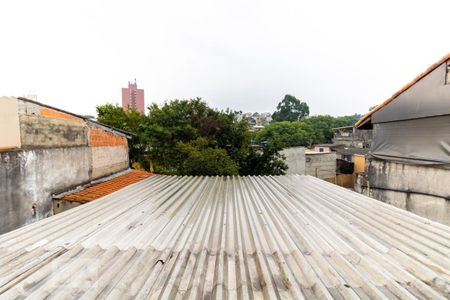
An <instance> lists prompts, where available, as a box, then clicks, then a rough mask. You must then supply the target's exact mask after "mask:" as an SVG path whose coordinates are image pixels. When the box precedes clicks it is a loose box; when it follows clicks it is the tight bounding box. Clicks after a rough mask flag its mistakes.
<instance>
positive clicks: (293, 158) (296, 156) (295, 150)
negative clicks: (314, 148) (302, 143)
mask: <svg viewBox="0 0 450 300" xmlns="http://www.w3.org/2000/svg"><path fill="white" fill-rule="evenodd" d="M280 153H281V154H283V155H284V156H285V157H286V161H285V162H286V164H287V166H288V169H287V171H286V174H300V175H305V172H306V171H305V147H291V148H286V149H283V150H282V151H281V152H280Z"/></svg>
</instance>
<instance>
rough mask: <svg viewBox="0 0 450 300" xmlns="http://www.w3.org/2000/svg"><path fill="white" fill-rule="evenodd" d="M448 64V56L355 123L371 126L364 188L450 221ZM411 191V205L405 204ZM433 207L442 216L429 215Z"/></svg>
mask: <svg viewBox="0 0 450 300" xmlns="http://www.w3.org/2000/svg"><path fill="white" fill-rule="evenodd" d="M449 64H450V54H448V55H446V56H444V57H443V58H442V59H440V60H439V61H438V62H437V63H435V64H433V65H432V66H430V67H429V68H428V69H427V70H426V71H425V72H423V73H421V74H420V75H419V76H417V77H416V78H415V79H414V80H413V81H411V82H410V83H408V84H407V85H405V86H404V87H403V88H401V89H400V90H399V91H398V92H397V93H395V94H394V95H393V96H392V97H390V98H389V99H387V100H386V101H384V102H383V103H381V104H380V105H378V106H377V107H375V108H374V109H373V110H372V111H370V112H369V113H368V114H367V115H365V116H364V117H362V118H361V119H360V120H359V121H358V122H357V123H356V124H355V127H356V128H358V129H372V130H373V138H372V144H371V147H370V154H371V156H372V159H371V160H369V163H368V164H367V165H366V166H367V170H366V171H367V172H366V173H367V174H366V175H367V176H366V179H367V181H368V182H367V183H366V184H365V187H366V189H370V190H368V191H367V192H368V193H371V196H374V197H376V198H378V199H380V200H384V201H387V202H390V203H397V204H396V205H399V206H402V207H404V208H410V207H413V208H410V210H412V211H415V210H416V211H415V212H417V213H419V214H422V215H426V216H427V217H431V218H434V219H437V220H440V221H444V222H445V223H449V222H450V217H449V216H450V206H449V204H448V200H447V199H450V188H448V187H447V186H448V184H446V182H448V180H450V171H449V170H448V169H450V168H449V167H450V74H449V70H450V65H449ZM369 187H370V188H369ZM362 189H364V183H363V187H362ZM399 193H400V194H399ZM411 195H412V196H413V198H415V200H414V201H413V202H415V203H409V202H411V200H410V198H411ZM437 198H440V199H437ZM436 201H437V202H436ZM415 206H417V208H414V207H415ZM437 207H439V208H440V209H441V210H442V209H443V211H444V212H445V213H446V216H443V217H444V219H442V218H441V219H440V218H439V217H436V216H433V215H435V214H436V212H432V211H433V210H435V208H437Z"/></svg>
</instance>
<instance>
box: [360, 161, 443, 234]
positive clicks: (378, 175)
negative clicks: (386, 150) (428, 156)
mask: <svg viewBox="0 0 450 300" xmlns="http://www.w3.org/2000/svg"><path fill="white" fill-rule="evenodd" d="M366 162H367V163H366V174H359V175H358V177H357V181H356V185H355V190H356V191H358V192H360V193H363V194H365V195H368V196H370V197H372V198H375V199H377V200H380V201H383V202H386V203H389V204H392V205H394V206H397V207H400V208H403V209H405V210H408V211H410V212H413V213H415V214H418V215H420V216H423V217H426V218H429V219H431V220H434V221H438V222H441V223H443V224H447V225H450V200H449V199H450V184H449V183H450V170H447V169H442V168H436V167H429V166H422V165H420V166H419V165H409V164H402V163H398V162H391V161H384V160H378V159H366Z"/></svg>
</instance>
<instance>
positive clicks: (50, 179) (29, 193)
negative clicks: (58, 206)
mask: <svg viewBox="0 0 450 300" xmlns="http://www.w3.org/2000/svg"><path fill="white" fill-rule="evenodd" d="M89 172H90V149H89V148H88V147H75V148H57V149H39V150H24V151H9V152H3V153H2V152H0V178H1V180H0V207H1V212H0V234H1V233H5V232H8V231H10V230H12V229H15V228H18V227H21V226H23V225H26V224H29V223H32V222H34V221H37V220H40V219H43V218H46V217H48V216H50V215H51V214H52V201H51V194H53V193H58V192H63V191H65V190H67V189H69V188H72V187H75V186H77V185H80V184H82V183H86V182H88V181H89V180H90V176H89V175H90V174H89Z"/></svg>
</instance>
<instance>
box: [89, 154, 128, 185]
mask: <svg viewBox="0 0 450 300" xmlns="http://www.w3.org/2000/svg"><path fill="white" fill-rule="evenodd" d="M91 153H92V154H91V155H92V178H93V179H94V178H99V177H103V176H106V175H110V174H113V173H117V172H119V171H121V170H124V169H126V168H128V147H126V146H120V147H91Z"/></svg>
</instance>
